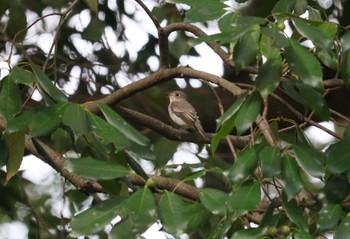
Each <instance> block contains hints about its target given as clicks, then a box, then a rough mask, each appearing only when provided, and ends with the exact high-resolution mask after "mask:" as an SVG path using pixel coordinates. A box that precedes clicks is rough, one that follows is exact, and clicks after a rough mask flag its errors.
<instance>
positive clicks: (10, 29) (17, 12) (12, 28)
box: [6, 6, 27, 42]
mask: <svg viewBox="0 0 350 239" xmlns="http://www.w3.org/2000/svg"><path fill="white" fill-rule="evenodd" d="M9 10H10V13H9V18H10V19H9V21H8V23H7V28H6V33H7V34H8V36H9V37H10V38H14V37H15V35H16V34H17V33H19V32H20V31H21V30H23V32H22V33H21V34H19V35H18V36H17V37H16V42H19V41H22V40H23V39H24V37H25V35H26V33H27V29H26V27H27V18H26V15H25V11H24V8H22V7H17V6H16V7H15V6H13V7H10V9H9Z"/></svg>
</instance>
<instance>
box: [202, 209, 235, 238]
mask: <svg viewBox="0 0 350 239" xmlns="http://www.w3.org/2000/svg"><path fill="white" fill-rule="evenodd" d="M238 216H239V214H237V213H236V212H231V213H228V215H226V216H225V217H223V218H222V219H221V220H220V221H219V222H218V223H217V225H216V226H215V228H213V229H211V231H210V234H209V235H208V236H207V238H225V236H226V235H227V232H228V231H229V230H230V229H231V228H232V225H233V224H234V221H236V220H237V218H238Z"/></svg>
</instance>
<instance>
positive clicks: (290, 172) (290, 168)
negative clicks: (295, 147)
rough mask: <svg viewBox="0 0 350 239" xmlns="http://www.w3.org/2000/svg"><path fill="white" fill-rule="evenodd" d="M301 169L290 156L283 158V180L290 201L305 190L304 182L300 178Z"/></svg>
mask: <svg viewBox="0 0 350 239" xmlns="http://www.w3.org/2000/svg"><path fill="white" fill-rule="evenodd" d="M299 170H300V169H299V168H298V165H297V163H296V162H295V160H294V159H293V158H292V157H290V156H289V155H284V156H283V158H282V179H283V181H284V183H285V191H286V194H287V196H288V200H290V199H292V198H294V197H295V195H296V194H297V193H299V191H300V190H301V189H302V188H303V182H302V180H301V177H300V171H299Z"/></svg>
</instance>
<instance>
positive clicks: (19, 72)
mask: <svg viewBox="0 0 350 239" xmlns="http://www.w3.org/2000/svg"><path fill="white" fill-rule="evenodd" d="M10 77H11V79H12V80H13V81H14V82H16V83H17V84H18V83H20V84H25V85H31V84H33V83H34V82H36V78H35V76H34V74H33V73H32V72H30V71H28V70H25V69H23V68H22V67H19V66H15V67H13V68H12V70H11V73H10Z"/></svg>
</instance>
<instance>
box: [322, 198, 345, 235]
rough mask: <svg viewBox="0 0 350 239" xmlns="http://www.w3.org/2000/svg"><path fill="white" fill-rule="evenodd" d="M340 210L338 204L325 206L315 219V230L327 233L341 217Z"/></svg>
mask: <svg viewBox="0 0 350 239" xmlns="http://www.w3.org/2000/svg"><path fill="white" fill-rule="evenodd" d="M342 212H343V210H342V208H341V206H340V205H339V204H327V205H325V206H324V207H323V208H322V209H321V211H320V212H319V215H318V219H317V229H318V230H319V231H327V230H330V229H332V228H333V227H334V226H335V225H337V224H338V221H339V219H340V217H341V215H342Z"/></svg>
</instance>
